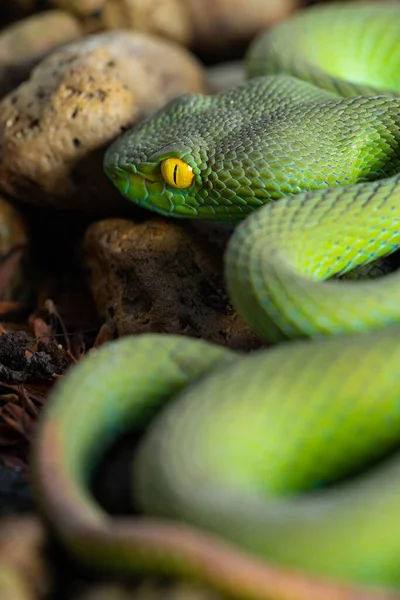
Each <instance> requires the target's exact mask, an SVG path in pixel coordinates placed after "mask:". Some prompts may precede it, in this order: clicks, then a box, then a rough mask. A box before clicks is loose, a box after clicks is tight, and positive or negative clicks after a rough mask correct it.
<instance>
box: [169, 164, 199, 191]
mask: <svg viewBox="0 0 400 600" xmlns="http://www.w3.org/2000/svg"><path fill="white" fill-rule="evenodd" d="M161 173H162V176H163V177H164V179H165V181H166V182H167V183H169V185H172V186H173V187H176V188H188V187H189V186H190V185H192V182H193V179H194V173H193V169H192V167H191V166H190V165H188V164H187V163H185V162H183V160H181V159H180V158H166V159H165V160H163V161H162V163H161Z"/></svg>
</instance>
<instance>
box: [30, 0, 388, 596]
mask: <svg viewBox="0 0 400 600" xmlns="http://www.w3.org/2000/svg"><path fill="white" fill-rule="evenodd" d="M399 31H400V5H398V4H390V3H388V4H385V3H379V4H377V3H374V2H371V3H365V4H364V3H361V2H360V3H359V2H355V3H333V4H330V5H326V6H316V7H312V8H309V9H305V10H302V11H298V13H296V14H294V15H293V17H292V18H290V19H288V20H287V21H285V22H283V23H281V24H279V25H277V26H276V27H275V28H273V29H272V30H271V31H268V32H266V33H265V34H262V35H261V36H260V37H259V38H258V39H256V40H255V42H254V43H253V45H252V46H251V48H250V50H249V54H248V63H249V75H250V76H251V77H252V79H251V80H250V81H249V82H248V83H246V84H245V85H243V86H240V87H238V88H235V89H233V90H229V91H226V92H223V93H220V94H218V95H215V96H200V95H186V96H183V97H181V98H178V99H176V100H174V101H172V102H171V103H170V104H168V105H167V106H166V107H165V108H164V109H162V110H161V111H160V112H159V113H157V114H156V115H154V116H153V117H151V118H150V119H148V120H146V121H144V122H142V123H139V124H138V125H136V126H135V127H134V128H133V129H132V130H130V131H128V132H126V133H125V134H123V135H122V136H121V137H120V138H119V139H117V140H116V141H115V142H114V143H113V144H112V145H111V146H110V148H109V149H108V151H107V153H106V155H105V159H104V167H105V171H106V173H107V175H108V176H109V177H110V179H111V180H112V181H113V183H114V184H115V185H116V187H117V188H118V189H119V190H120V191H121V193H122V194H123V195H124V196H126V197H127V199H128V200H130V201H133V202H135V203H137V204H139V205H141V206H143V207H145V208H148V209H150V210H153V211H156V212H158V213H161V214H164V215H167V216H173V217H180V218H195V219H206V220H207V219H208V220H214V221H219V222H224V223H238V224H237V226H236V229H235V232H234V234H233V235H232V237H231V238H230V241H229V244H228V248H227V251H226V256H225V272H226V279H227V286H228V291H229V295H230V297H231V299H232V302H233V304H234V305H235V307H236V308H237V309H238V311H239V312H240V313H241V314H242V315H243V317H244V318H245V319H246V320H247V321H248V322H249V323H250V324H251V326H252V327H253V329H254V330H256V331H257V332H258V333H260V334H261V335H262V336H264V337H265V339H266V340H267V341H269V342H271V343H274V344H275V343H278V345H277V347H275V348H266V349H262V350H257V351H255V352H251V353H249V354H247V355H245V354H237V353H234V352H232V351H230V350H228V349H226V348H222V347H218V346H214V345H212V344H210V343H207V342H205V341H201V340H193V339H188V338H184V337H179V336H167V335H163V334H148V335H143V336H138V337H130V338H126V339H120V340H117V341H115V342H112V343H110V344H107V345H105V346H104V347H103V348H100V349H99V350H96V351H95V352H94V353H93V355H91V356H89V357H85V359H84V360H82V361H81V363H80V364H79V365H77V366H74V367H73V368H72V369H71V372H70V373H68V375H67V376H66V378H65V380H63V381H62V382H60V383H59V384H58V385H57V386H56V389H55V391H54V393H53V394H52V397H51V399H50V401H49V403H48V406H47V407H46V409H45V410H44V414H43V416H42V419H41V423H40V427H39V431H38V435H37V439H36V441H35V444H34V449H33V477H34V484H35V489H36V496H37V499H38V502H39V505H40V507H41V509H42V510H43V513H44V515H45V516H46V517H47V518H48V519H49V521H50V523H51V525H52V527H53V528H54V529H55V531H56V532H57V534H58V535H59V537H60V538H61V540H62V541H63V543H64V544H65V545H66V546H67V548H68V549H69V551H70V552H71V553H72V554H73V555H74V556H75V557H76V558H78V559H79V560H81V561H82V562H84V563H85V564H88V565H90V566H94V567H101V568H108V569H111V570H120V571H122V572H128V573H130V572H144V571H147V572H153V573H164V574H172V575H176V576H182V577H184V576H190V577H195V578H197V579H199V580H200V581H202V582H204V583H205V584H207V585H209V586H211V587H213V588H215V589H216V590H219V591H221V592H222V593H223V594H225V595H228V596H231V597H235V598H238V599H241V600H268V599H271V600H272V599H273V600H275V599H276V600H320V599H324V600H325V599H329V600H350V599H352V600H367V599H368V600H372V599H380V600H383V599H392V598H393V599H394V598H400V516H399V509H398V503H399V500H398V499H399V496H400V454H399V451H400V369H399V364H400V343H399V342H400V281H399V273H398V271H397V270H393V271H390V272H389V273H385V274H384V275H382V274H381V276H378V277H372V278H371V277H369V278H366V279H358V276H354V277H353V276H352V273H354V272H355V273H360V272H361V271H360V269H361V270H362V269H365V271H366V272H367V273H369V275H371V273H372V272H373V269H374V265H376V264H380V263H379V261H380V260H381V259H384V258H387V257H388V256H392V255H393V253H395V251H396V250H397V249H398V247H399V245H400V226H399V219H400V98H399V97H398V93H399V91H400V72H399V68H400V35H399V33H398V32H399ZM240 221H242V222H241V223H239V222H240ZM371 269H372V270H371ZM385 269H386V267H385ZM380 273H381V272H380ZM352 277H353V279H352ZM339 279H340V280H339ZM296 338H308V339H296ZM78 413H79V419H78V418H77V414H78ZM132 426H134V427H135V430H136V431H138V430H140V431H141V434H140V435H141V439H140V442H139V446H138V450H137V453H136V454H135V457H134V459H133V474H132V475H133V476H132V479H133V486H132V494H133V500H134V505H135V507H136V508H138V509H140V513H141V515H142V516H138V517H132V518H128V517H126V518H116V517H110V516H108V515H107V514H106V513H105V512H104V511H103V510H102V509H101V507H100V506H99V505H98V504H97V503H96V501H95V500H94V499H93V498H92V496H91V494H90V491H89V484H90V479H91V477H92V474H93V471H94V469H95V467H96V465H97V464H98V461H99V460H100V459H101V456H102V455H103V453H104V451H105V449H106V448H107V447H108V446H109V445H110V443H111V442H112V441H113V440H114V439H116V438H117V437H118V436H119V435H120V434H121V433H122V432H124V431H125V430H127V429H129V428H130V427H132Z"/></svg>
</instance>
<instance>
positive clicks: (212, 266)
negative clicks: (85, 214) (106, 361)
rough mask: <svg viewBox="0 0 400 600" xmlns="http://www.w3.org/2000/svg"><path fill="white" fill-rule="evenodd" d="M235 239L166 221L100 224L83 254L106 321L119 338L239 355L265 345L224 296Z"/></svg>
mask: <svg viewBox="0 0 400 600" xmlns="http://www.w3.org/2000/svg"><path fill="white" fill-rule="evenodd" d="M228 235H229V234H228V231H227V232H226V233H225V234H221V232H219V233H218V235H216V236H215V237H214V239H213V238H212V237H211V236H210V235H208V234H207V233H206V231H201V230H199V231H195V230H194V229H193V228H191V227H188V224H186V223H185V224H181V223H177V222H175V221H168V220H163V219H159V218H151V219H149V220H147V221H145V222H144V223H135V222H133V221H131V220H125V219H106V220H102V221H98V222H96V223H94V224H93V225H91V226H90V227H89V229H88V231H87V233H86V236H85V239H84V248H83V250H84V252H83V253H84V261H85V264H86V266H87V268H88V271H89V283H90V286H91V290H92V293H93V297H94V299H95V303H96V305H97V309H98V312H99V314H100V316H101V317H102V318H104V319H110V317H111V318H112V319H113V320H114V322H115V323H116V326H117V331H118V335H120V336H121V335H127V334H132V333H144V332H162V333H175V334H182V335H187V336H191V337H202V338H203V339H206V340H210V341H213V342H215V343H217V344H223V345H228V346H230V347H232V348H238V349H245V350H249V349H251V348H255V347H258V346H260V345H261V341H260V340H259V338H257V336H256V335H255V334H253V333H252V332H251V330H250V328H249V327H248V326H247V324H246V323H244V321H243V320H242V319H241V317H239V315H238V314H237V313H236V312H235V311H234V310H233V308H232V306H231V304H230V302H229V300H228V297H227V294H226V291H225V285H224V281H223V269H222V253H223V248H224V246H225V244H224V242H226V240H227V238H228ZM217 239H218V242H217V241H216V240H217Z"/></svg>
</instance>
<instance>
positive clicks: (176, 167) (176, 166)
mask: <svg viewBox="0 0 400 600" xmlns="http://www.w3.org/2000/svg"><path fill="white" fill-rule="evenodd" d="M177 174H178V165H175V167H174V183H175V185H177V183H176V176H177Z"/></svg>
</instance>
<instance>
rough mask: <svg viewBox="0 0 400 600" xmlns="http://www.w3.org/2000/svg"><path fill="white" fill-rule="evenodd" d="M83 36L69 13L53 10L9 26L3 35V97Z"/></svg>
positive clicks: (0, 73) (0, 53) (0, 49)
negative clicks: (56, 51)
mask: <svg viewBox="0 0 400 600" xmlns="http://www.w3.org/2000/svg"><path fill="white" fill-rule="evenodd" d="M81 35H82V27H81V25H80V23H79V21H78V20H77V19H75V17H73V16H72V15H71V14H69V13H68V12H64V11H61V10H49V11H45V12H42V13H39V14H38V15H33V16H31V17H27V18H26V19H22V20H21V21H17V22H16V23H13V24H12V25H9V26H8V27H6V28H5V29H3V30H2V31H1V32H0V97H2V96H4V95H5V94H7V93H8V92H10V91H11V90H13V89H14V88H15V87H16V86H17V85H19V84H20V83H21V82H22V81H24V80H25V79H26V78H27V77H28V76H29V73H30V71H31V69H32V68H33V66H34V65H36V64H37V63H38V62H39V61H40V60H41V59H42V58H43V57H44V56H45V55H46V54H48V53H49V52H50V51H51V50H54V49H55V48H57V47H58V46H61V45H63V44H66V43H68V42H72V41H73V40H76V39H78V38H79V37H80V36H81Z"/></svg>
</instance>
